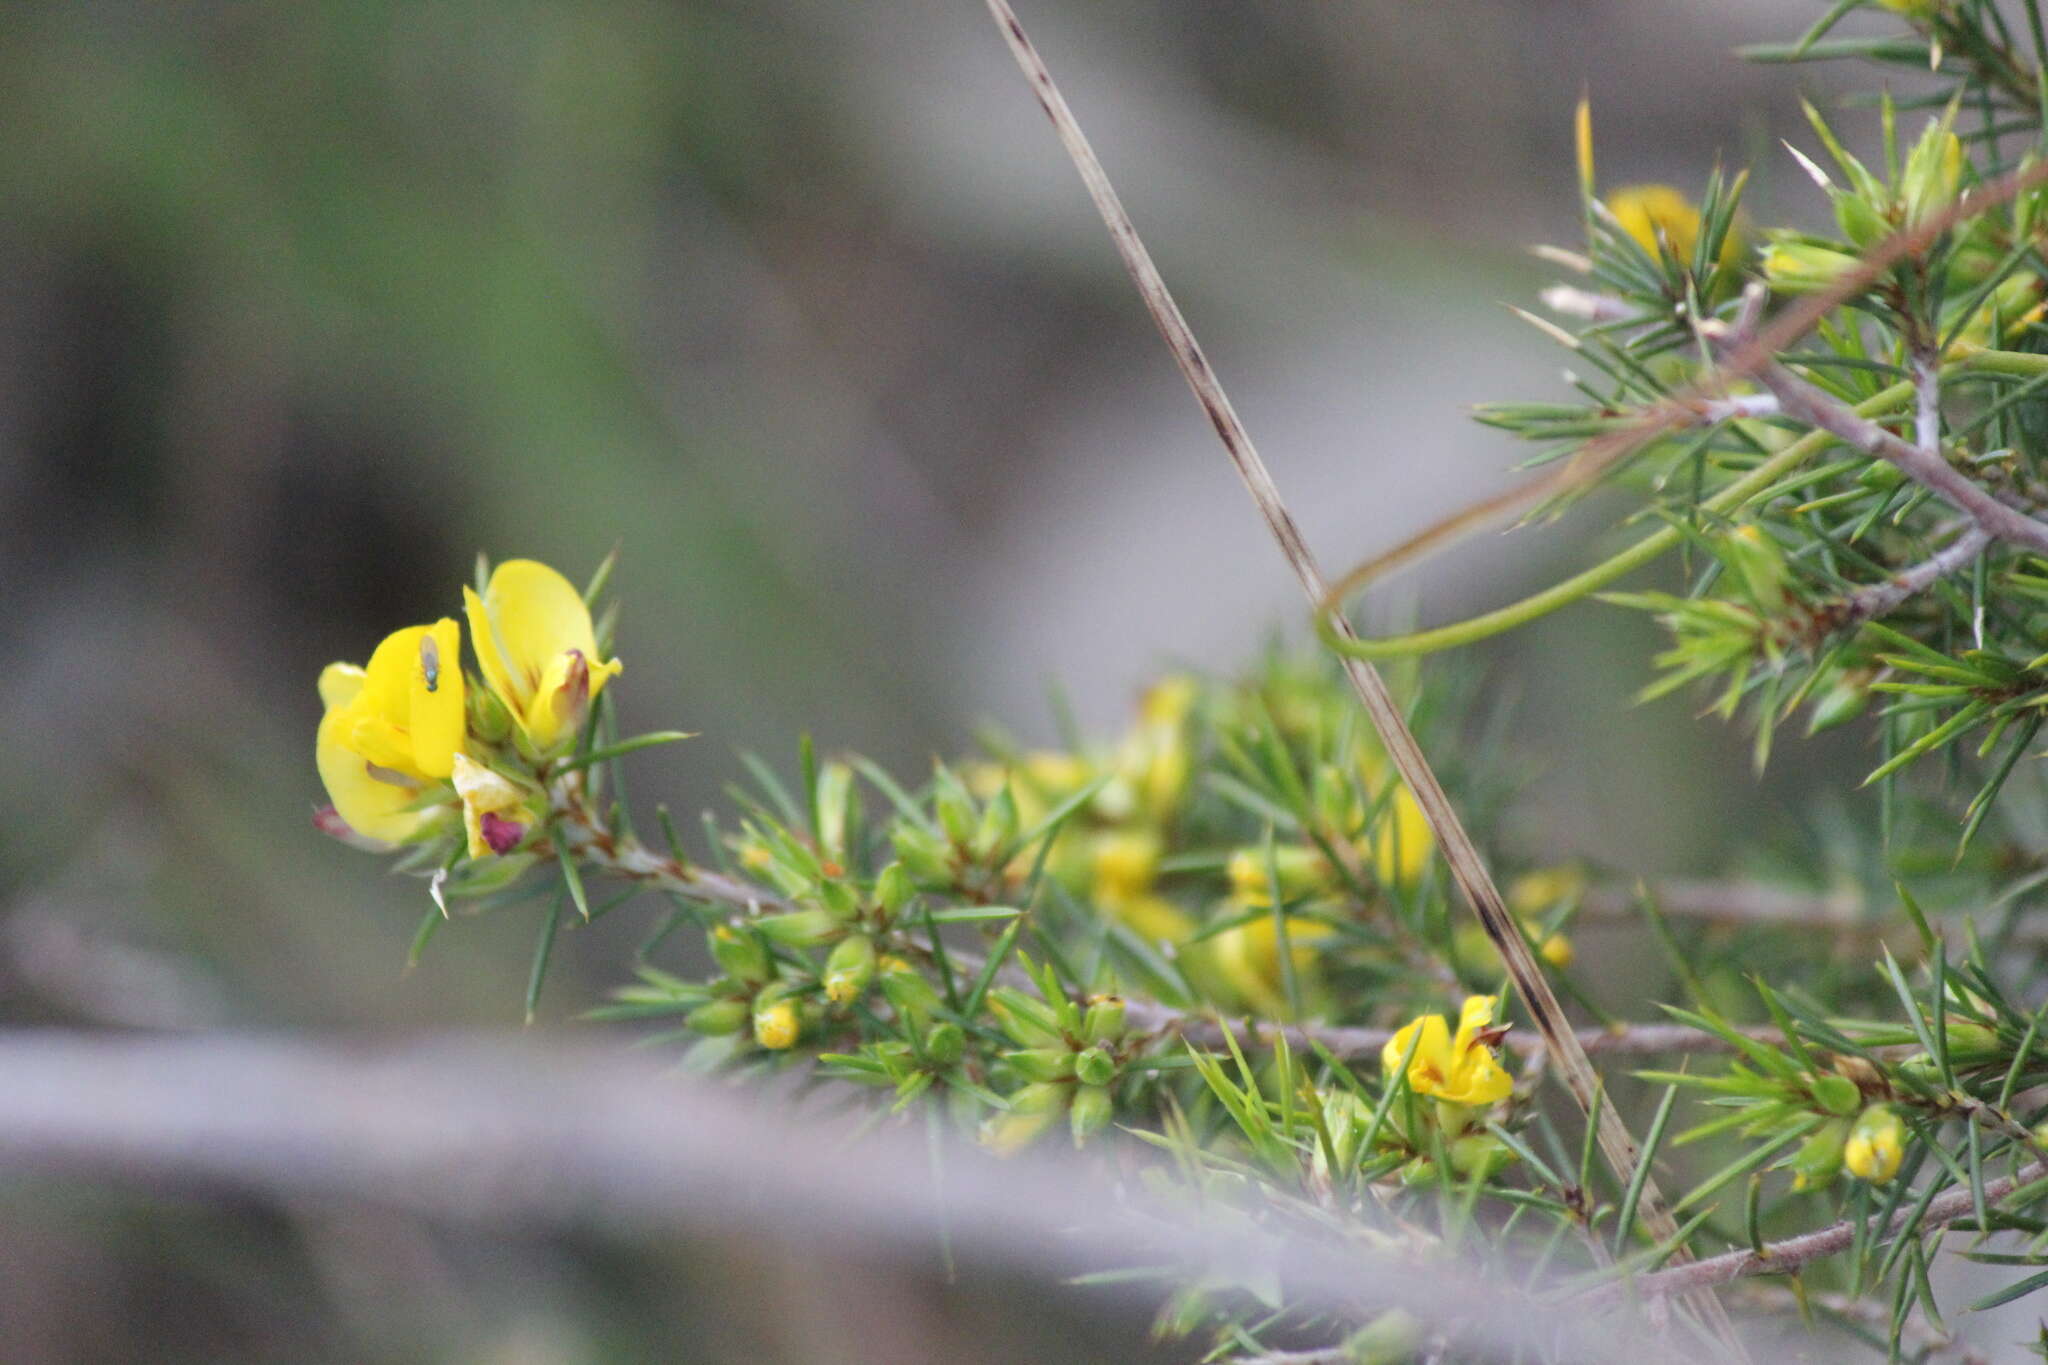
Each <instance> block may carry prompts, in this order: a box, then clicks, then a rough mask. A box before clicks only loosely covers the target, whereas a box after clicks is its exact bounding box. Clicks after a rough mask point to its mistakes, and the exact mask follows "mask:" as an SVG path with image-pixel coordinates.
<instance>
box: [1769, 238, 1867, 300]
mask: <svg viewBox="0 0 2048 1365" xmlns="http://www.w3.org/2000/svg"><path fill="white" fill-rule="evenodd" d="M1862 264H1863V263H1862V262H1861V261H1860V260H1858V259H1857V258H1856V257H1854V256H1851V255H1850V254H1848V253H1847V252H1845V251H1837V250H1835V249H1834V248H1833V247H1827V246H1821V245H1819V244H1818V243H1815V242H1807V241H1801V240H1800V239H1798V238H1797V237H1782V238H1780V239H1779V240H1777V241H1775V242H1773V243H1772V244H1771V245H1770V247H1769V248H1768V249H1766V250H1765V252H1764V265H1763V268H1764V278H1765V279H1766V280H1768V281H1769V282H1770V285H1771V288H1773V289H1776V290H1778V291H1779V292H1781V293H1786V294H1817V293H1819V292H1820V291H1821V290H1823V289H1832V288H1834V286H1835V282H1836V281H1837V280H1839V279H1841V278H1842V277H1843V276H1844V275H1847V274H1848V273H1849V272H1850V271H1852V270H1856V269H1859V268H1861V266H1862Z"/></svg>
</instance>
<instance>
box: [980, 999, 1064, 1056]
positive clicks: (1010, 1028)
mask: <svg viewBox="0 0 2048 1365" xmlns="http://www.w3.org/2000/svg"><path fill="white" fill-rule="evenodd" d="M988 1003H989V1009H990V1010H991V1011H992V1012H993V1013H994V1014H995V1016H996V1022H997V1023H999V1024H1001V1025H1002V1026H1003V1032H1005V1033H1007V1034H1009V1035H1010V1037H1011V1038H1012V1039H1013V1040H1014V1041H1015V1042H1017V1043H1018V1044H1019V1045H1020V1046H1023V1047H1065V1046H1066V1045H1067V1038H1066V1034H1065V1033H1064V1032H1063V1031H1062V1030H1061V1028H1060V1023H1059V1016H1058V1015H1056V1014H1054V1013H1053V1011H1052V1008H1051V1007H1050V1006H1049V1005H1047V1004H1046V1003H1045V1002H1044V1001H1042V1000H1039V999H1037V998H1036V997H1033V996H1029V995H1026V994H1025V993H1024V992H1022V991H1020V990H1018V989H1017V988H1016V987H1014V986H998V987H996V988H995V989H994V990H992V991H990V992H989V994H988Z"/></svg>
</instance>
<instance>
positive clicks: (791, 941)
mask: <svg viewBox="0 0 2048 1365" xmlns="http://www.w3.org/2000/svg"><path fill="white" fill-rule="evenodd" d="M754 927H755V929H757V930H759V931H760V933H761V935H762V936H763V937H764V938H766V939H768V940H769V941H770V942H773V943H779V944H781V945H782V946H783V947H785V948H813V947H816V946H817V945H818V944H820V943H823V942H825V941H826V940H827V939H829V938H831V937H832V935H833V934H835V933H837V932H838V929H839V925H838V924H837V922H836V921H834V920H833V918H832V916H831V915H830V914H828V913H827V912H825V911H823V910H791V911H790V912H788V913H787V914H782V915H763V916H762V917H761V918H759V919H757V920H755V921H754Z"/></svg>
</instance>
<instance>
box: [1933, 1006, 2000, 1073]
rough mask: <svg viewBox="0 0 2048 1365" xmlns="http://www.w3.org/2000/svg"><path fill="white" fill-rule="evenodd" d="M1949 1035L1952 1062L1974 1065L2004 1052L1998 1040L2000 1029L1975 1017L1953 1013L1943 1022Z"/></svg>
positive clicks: (1944, 1028) (1949, 1053)
mask: <svg viewBox="0 0 2048 1365" xmlns="http://www.w3.org/2000/svg"><path fill="white" fill-rule="evenodd" d="M1943 1032H1944V1033H1945V1034H1946V1035H1947V1041H1948V1056H1949V1060H1950V1061H1951V1062H1962V1063H1963V1064H1965V1065H1974V1064H1976V1063H1979V1062H1988V1061H1990V1060H1992V1059H1993V1058H1994V1057H1997V1056H1999V1055H2000V1054H2001V1053H2003V1052H2004V1050H2005V1049H2004V1048H2003V1047H2002V1046H2001V1045H2000V1044H1999V1041H1998V1030H1996V1029H1994V1028H1991V1027H1989V1026H1988V1025H1985V1024H1980V1023H1978V1022H1977V1021H1976V1020H1975V1019H1960V1018H1957V1017H1956V1016H1955V1015H1953V1014H1951V1015H1950V1016H1949V1017H1948V1018H1947V1020H1945V1021H1944V1023H1943Z"/></svg>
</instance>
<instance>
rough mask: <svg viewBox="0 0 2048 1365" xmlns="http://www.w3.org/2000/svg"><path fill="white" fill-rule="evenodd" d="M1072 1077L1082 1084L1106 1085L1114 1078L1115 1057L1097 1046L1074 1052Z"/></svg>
mask: <svg viewBox="0 0 2048 1365" xmlns="http://www.w3.org/2000/svg"><path fill="white" fill-rule="evenodd" d="M1074 1079H1076V1080H1078V1081H1080V1082H1081V1084H1083V1085H1108V1084H1109V1083H1110V1082H1111V1081H1113V1080H1115V1079H1116V1059H1115V1058H1114V1057H1112V1056H1110V1055H1109V1053H1107V1052H1106V1051H1104V1050H1103V1049H1101V1048H1099V1047H1091V1048H1088V1049H1086V1050H1085V1051H1082V1052H1078V1053H1076V1054H1074Z"/></svg>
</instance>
